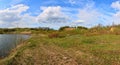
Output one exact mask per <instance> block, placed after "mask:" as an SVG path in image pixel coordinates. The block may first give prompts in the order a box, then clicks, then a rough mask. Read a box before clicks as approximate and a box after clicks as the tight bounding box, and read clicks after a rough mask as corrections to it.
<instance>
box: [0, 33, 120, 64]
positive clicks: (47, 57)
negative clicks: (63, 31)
mask: <svg viewBox="0 0 120 65" xmlns="http://www.w3.org/2000/svg"><path fill="white" fill-rule="evenodd" d="M119 39H120V35H97V36H84V35H72V36H66V37H64V38H48V37H47V36H40V35H32V38H31V39H29V40H28V41H26V42H25V43H23V44H22V45H21V46H20V47H18V48H17V49H16V50H15V51H14V52H13V53H12V54H11V55H10V56H8V57H7V58H5V59H4V61H3V60H1V62H0V63H1V64H3V65H59V64H60V65H80V64H82V65H120V40H119ZM11 56H12V57H11ZM1 64H0V65H1Z"/></svg>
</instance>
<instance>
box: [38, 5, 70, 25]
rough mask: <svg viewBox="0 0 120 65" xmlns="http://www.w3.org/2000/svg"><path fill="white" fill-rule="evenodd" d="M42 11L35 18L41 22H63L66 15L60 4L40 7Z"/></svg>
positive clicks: (66, 19) (65, 19) (66, 18)
mask: <svg viewBox="0 0 120 65" xmlns="http://www.w3.org/2000/svg"><path fill="white" fill-rule="evenodd" d="M41 8H42V10H43V12H42V13H40V14H39V16H38V18H37V20H38V21H39V22H43V23H65V22H67V21H68V17H67V16H66V15H65V13H63V12H62V10H61V9H62V8H61V7H60V6H54V7H41Z"/></svg>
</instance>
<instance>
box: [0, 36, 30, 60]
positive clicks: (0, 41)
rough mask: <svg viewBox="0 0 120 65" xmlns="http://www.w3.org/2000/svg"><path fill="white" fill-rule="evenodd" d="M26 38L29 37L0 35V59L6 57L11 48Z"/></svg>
mask: <svg viewBox="0 0 120 65" xmlns="http://www.w3.org/2000/svg"><path fill="white" fill-rule="evenodd" d="M28 38H29V35H22V34H0V58H3V57H6V56H7V55H8V54H9V52H10V51H11V50H12V49H13V48H15V47H16V46H17V45H18V44H20V43H21V42H23V41H25V40H27V39H28Z"/></svg>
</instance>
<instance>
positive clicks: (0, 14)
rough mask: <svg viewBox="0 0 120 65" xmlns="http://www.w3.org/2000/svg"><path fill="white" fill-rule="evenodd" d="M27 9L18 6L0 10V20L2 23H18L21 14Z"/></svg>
mask: <svg viewBox="0 0 120 65" xmlns="http://www.w3.org/2000/svg"><path fill="white" fill-rule="evenodd" d="M28 8H29V7H28V6H24V5H23V4H19V5H16V6H13V7H11V8H7V9H4V10H0V20H1V21H4V22H13V21H19V20H20V19H21V17H22V16H21V13H22V12H24V11H26V10H27V9H28Z"/></svg>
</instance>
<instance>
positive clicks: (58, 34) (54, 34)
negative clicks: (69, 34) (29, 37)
mask: <svg viewBox="0 0 120 65" xmlns="http://www.w3.org/2000/svg"><path fill="white" fill-rule="evenodd" d="M48 37H49V38H62V37H65V35H64V34H61V33H58V32H53V33H50V34H49V35H48Z"/></svg>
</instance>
